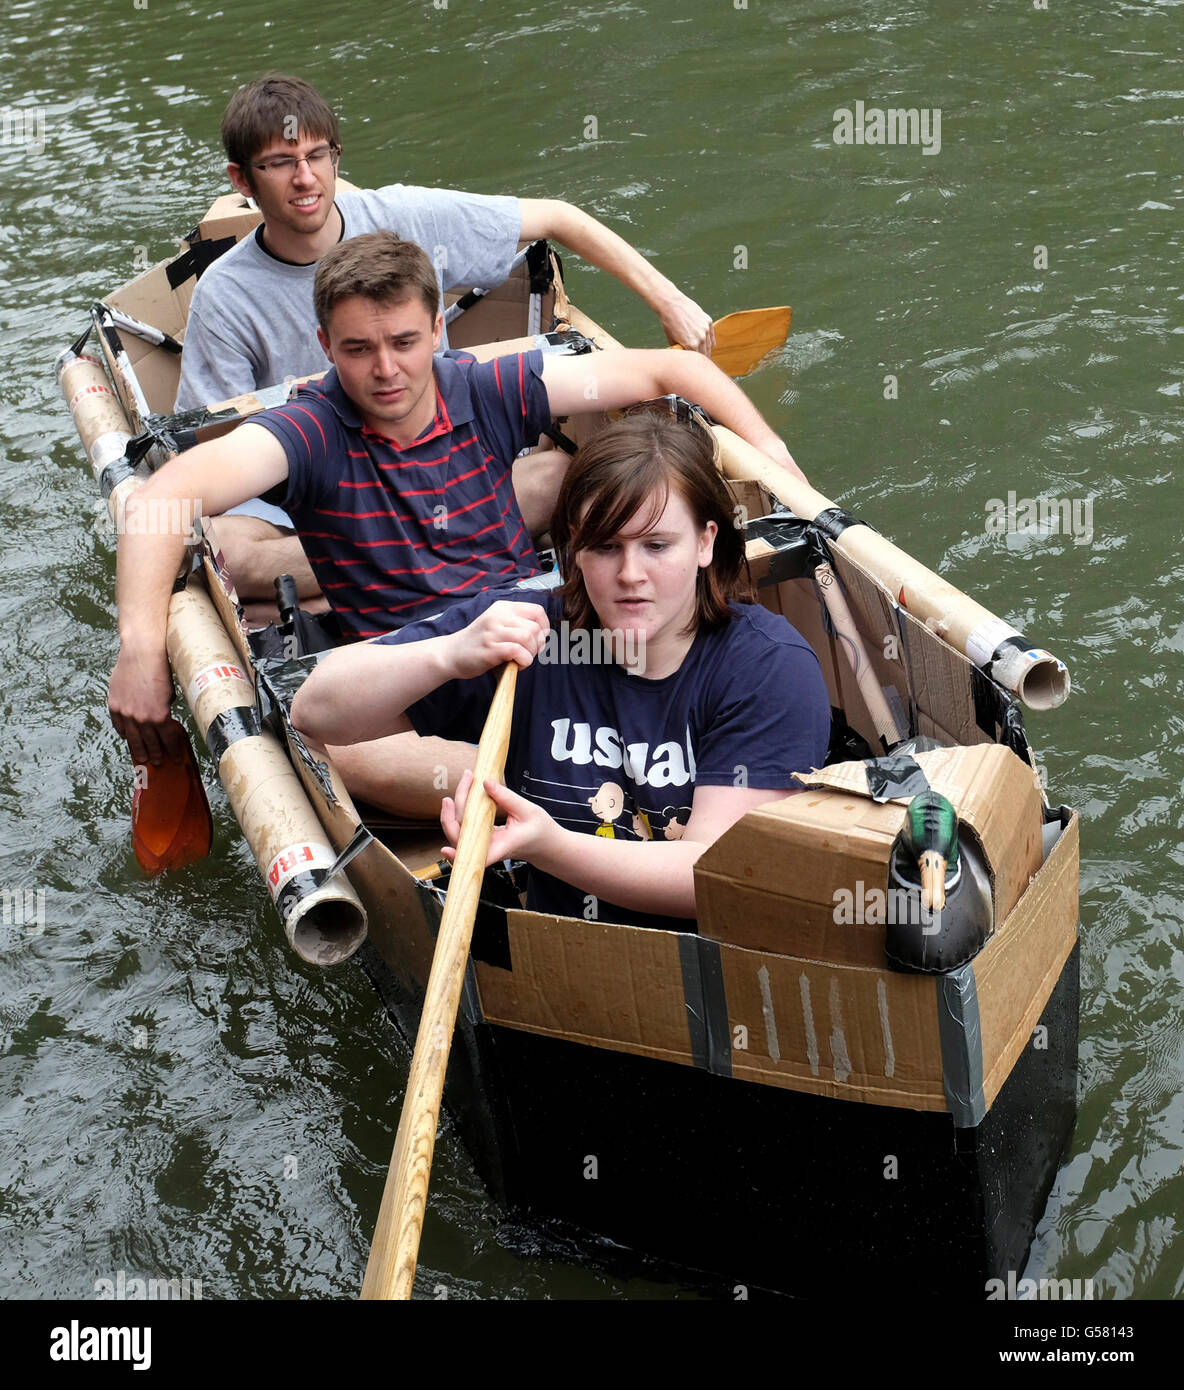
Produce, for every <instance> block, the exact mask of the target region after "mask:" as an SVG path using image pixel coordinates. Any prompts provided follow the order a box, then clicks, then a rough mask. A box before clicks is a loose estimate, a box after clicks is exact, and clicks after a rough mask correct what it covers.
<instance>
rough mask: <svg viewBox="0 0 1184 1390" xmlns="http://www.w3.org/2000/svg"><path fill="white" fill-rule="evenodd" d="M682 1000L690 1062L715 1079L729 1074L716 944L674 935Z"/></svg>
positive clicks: (729, 1055)
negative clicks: (679, 967)
mask: <svg viewBox="0 0 1184 1390" xmlns="http://www.w3.org/2000/svg"><path fill="white" fill-rule="evenodd" d="M678 963H679V965H680V966H681V967H682V990H683V998H684V999H685V1001H686V1006H687V1023H688V1025H689V1027H690V1033H691V1058H692V1060H693V1062H694V1064H695V1066H697V1067H702V1068H704V1069H705V1070H706V1071H709V1072H712V1073H714V1074H715V1075H716V1076H731V1074H732V1034H731V1031H730V1029H729V1027H728V1000H727V995H726V993H725V991H724V971H723V962H722V960H721V959H720V950H719V942H718V941H709V940H708V939H707V938H706V937H705V936H699V935H697V934H696V933H694V932H679V933H678Z"/></svg>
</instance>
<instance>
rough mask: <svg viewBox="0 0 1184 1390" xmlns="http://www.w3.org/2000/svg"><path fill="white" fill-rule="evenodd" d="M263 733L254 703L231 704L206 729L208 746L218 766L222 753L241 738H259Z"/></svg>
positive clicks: (215, 764)
mask: <svg viewBox="0 0 1184 1390" xmlns="http://www.w3.org/2000/svg"><path fill="white" fill-rule="evenodd" d="M260 733H261V728H260V725H259V712H258V710H256V708H255V706H254V705H231V707H230V708H229V709H224V710H223V711H222V713H221V714H218V715H215V716H214V718H213V720H212V721H211V722H210V727H209V728H208V729H207V730H206V747H207V748H208V749H209V750H210V757H211V758H213V760H214V766H215V767H217V766H218V764H219V763H220V762H221V761H222V754H223V753H225V752H226V750H227V749H228V748H229V747H230V745H231V744H232V743H237V742H238V741H239V739H240V738H258V737H259V734H260Z"/></svg>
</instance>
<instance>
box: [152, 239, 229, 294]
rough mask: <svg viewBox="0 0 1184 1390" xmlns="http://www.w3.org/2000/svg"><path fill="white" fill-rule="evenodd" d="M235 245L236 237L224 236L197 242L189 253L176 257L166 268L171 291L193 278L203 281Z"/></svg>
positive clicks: (165, 271)
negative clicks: (220, 257) (214, 265)
mask: <svg viewBox="0 0 1184 1390" xmlns="http://www.w3.org/2000/svg"><path fill="white" fill-rule="evenodd" d="M233 245H234V237H232V236H224V237H217V238H214V239H211V240H203V241H198V242H195V243H194V244H193V245H192V246H190V248H189V250H188V251H185V252H182V254H181V255H179V256H174V257H173V259H172V260H171V261H169V263H168V265H166V266H165V268H164V273H165V274H166V275H167V276H168V281H169V289H171V290H175V289H176V288H177V287H178V286H179V285H183V284H184V283H185V281H186V280H188V279H190V278H191V277H196V278H197V279H199V280H200V279H201V277H202V275H203V274H204V273H205V272H206V271H207V270H208V269H209V267H210V266H211V265H213V263H214V262H215V261H216V260H217V259H218V257H219V256H221V255H224V254H225V253H226V252H227V251H229V250H230V248H231V247H232V246H233Z"/></svg>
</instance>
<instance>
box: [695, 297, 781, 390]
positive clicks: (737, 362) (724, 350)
mask: <svg viewBox="0 0 1184 1390" xmlns="http://www.w3.org/2000/svg"><path fill="white" fill-rule="evenodd" d="M792 313H793V310H792V309H790V307H789V305H788V304H783V305H781V306H780V307H779V308H776V309H741V310H739V311H738V312H737V313H735V314H725V315H724V316H723V318H722V319H716V321H715V350H714V351H713V352H712V354H711V360H712V361H713V362H714V363H715V365H716V366H717V367H718V368H719V369H720V370H721V371H724V372H727V374H728V376H747V375H748V373H749V372H750V371H752V369H753V368H754V367H755V366H756V365H757V363H758V362H759V361H760V360H761V358H762V357H764V356H765V355H766V354H767V353H770V352H772V351H773V349H774V348H779V347H781V346H782V345H783V344H784V342H785V339H786V337H787V336H788V335H789V320H790V317H791V316H792Z"/></svg>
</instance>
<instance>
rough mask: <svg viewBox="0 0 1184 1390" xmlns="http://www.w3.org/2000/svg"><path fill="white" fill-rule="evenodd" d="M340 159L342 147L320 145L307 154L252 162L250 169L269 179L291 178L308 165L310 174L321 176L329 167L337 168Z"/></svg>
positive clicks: (288, 155)
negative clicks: (303, 165)
mask: <svg viewBox="0 0 1184 1390" xmlns="http://www.w3.org/2000/svg"><path fill="white" fill-rule="evenodd" d="M340 158H341V146H340V145H318V146H317V147H316V149H315V150H309V152H308V153H307V154H302V155H291V154H284V155H277V156H276V158H275V159H260V160H251V161H250V167H251V168H252V169H258V170H259V172H260V173H261V174H266V175H267V176H268V177H269V178H277V179H278V178H289V177H290V176H291V175H292V174H294V173H295V172H296V170H297V169H298V168H299V167H300V166H301V164H307V165H308V169H309V173H312V174H319V173H322V172H323V171H324V170H325V169H327V168H329V167H333V168H336V167H337V161H338V160H339V159H340Z"/></svg>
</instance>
